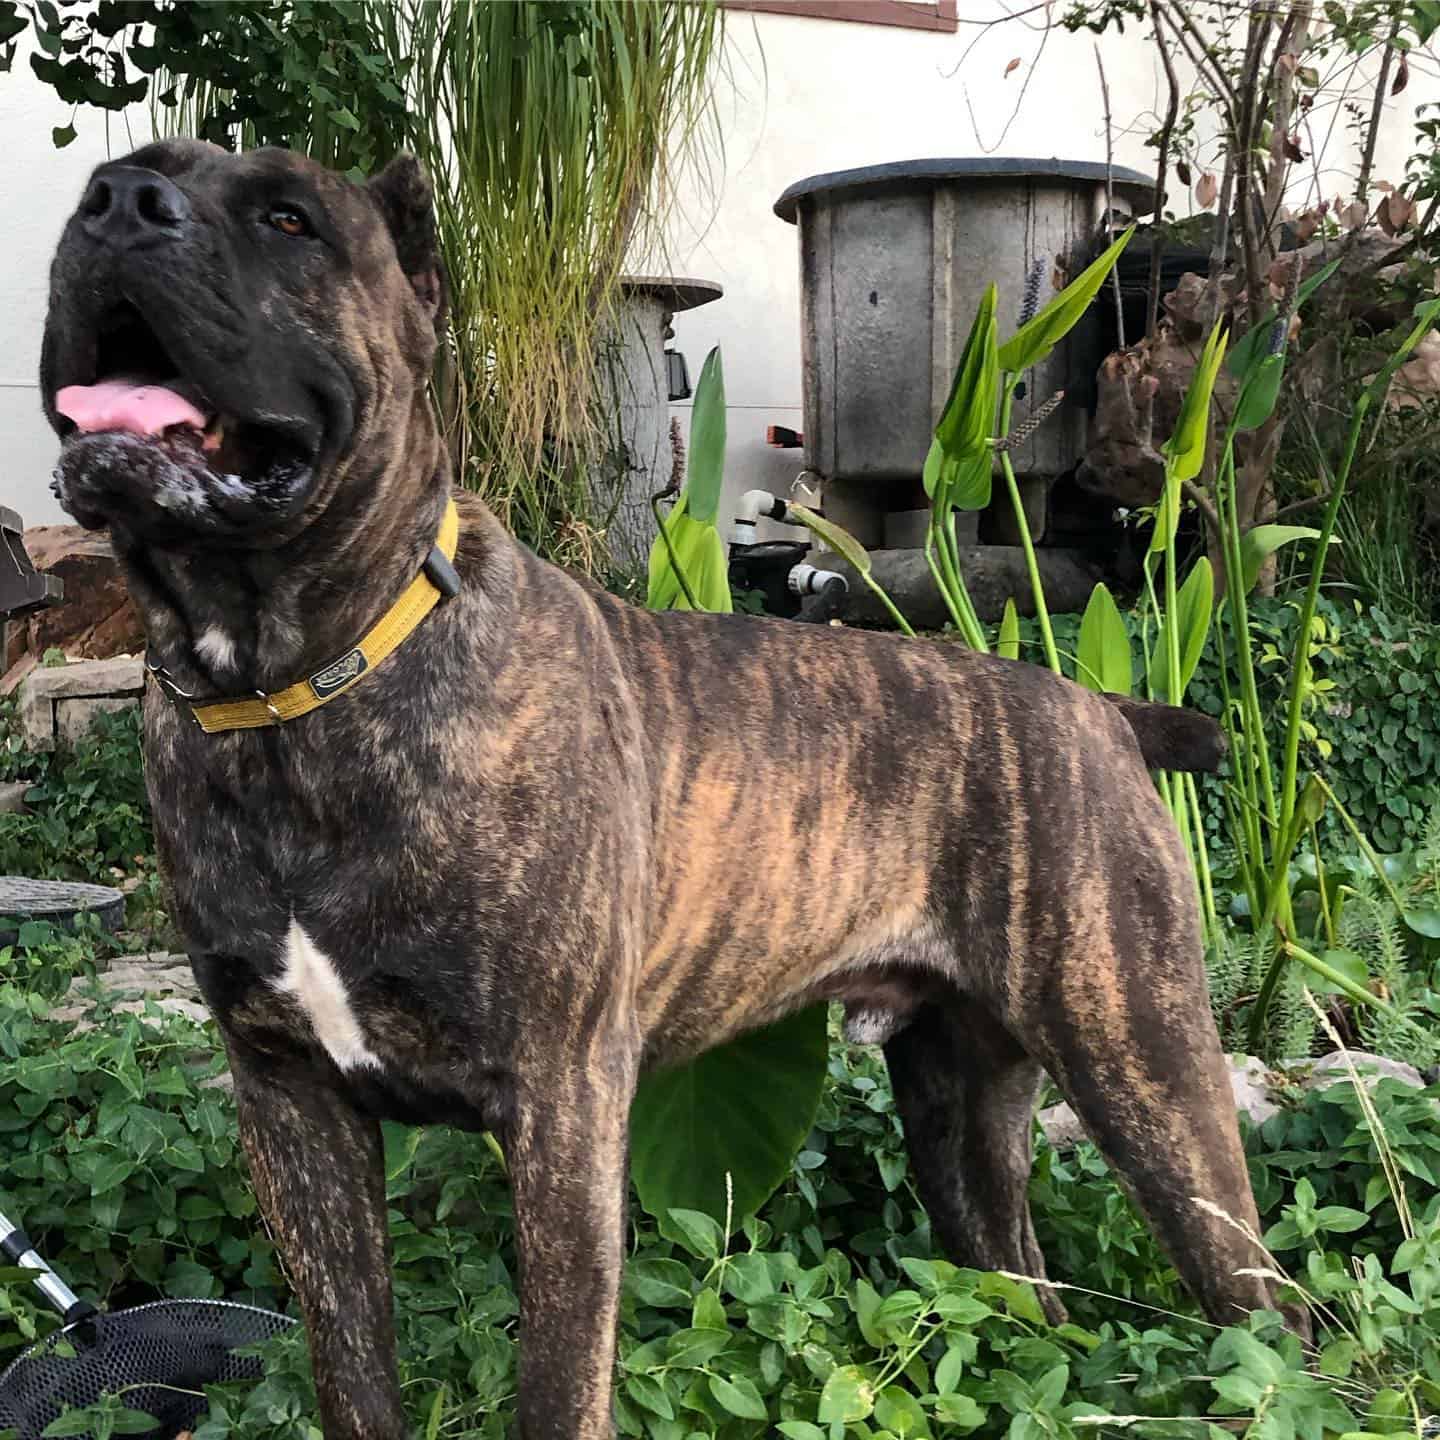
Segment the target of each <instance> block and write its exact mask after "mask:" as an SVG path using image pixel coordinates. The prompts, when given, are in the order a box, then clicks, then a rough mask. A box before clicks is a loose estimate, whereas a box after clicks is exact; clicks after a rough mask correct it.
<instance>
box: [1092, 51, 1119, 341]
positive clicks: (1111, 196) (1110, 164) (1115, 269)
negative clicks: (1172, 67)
mask: <svg viewBox="0 0 1440 1440" xmlns="http://www.w3.org/2000/svg"><path fill="white" fill-rule="evenodd" d="M1095 68H1096V69H1097V70H1098V71H1099V72H1100V97H1101V99H1102V100H1103V101H1104V102H1105V233H1106V236H1107V238H1108V236H1109V234H1110V229H1111V226H1112V223H1113V222H1112V218H1111V217H1112V216H1113V215H1114V213H1115V187H1114V174H1113V172H1114V168H1115V144H1114V138H1113V134H1112V131H1111V124H1110V85H1109V83H1108V82H1107V81H1106V79H1105V61H1104V60H1103V59H1102V58H1101V56H1100V46H1099V43H1098V42H1097V43H1096V46H1095ZM1110 283H1111V285H1113V286H1114V288H1115V345H1116V349H1118V350H1123V349H1124V348H1125V304H1124V300H1123V299H1122V297H1121V294H1120V267H1119V266H1118V265H1112V266H1111V267H1110Z"/></svg>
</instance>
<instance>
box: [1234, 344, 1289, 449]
mask: <svg viewBox="0 0 1440 1440" xmlns="http://www.w3.org/2000/svg"><path fill="white" fill-rule="evenodd" d="M1284 378H1285V354H1284V352H1283V351H1282V352H1281V353H1280V354H1278V355H1265V356H1263V357H1262V358H1261V360H1260V363H1259V364H1258V365H1257V366H1256V367H1255V368H1254V369H1253V370H1251V372H1250V373H1249V374H1248V375H1247V376H1246V377H1245V383H1244V384H1243V385H1242V386H1241V387H1240V399H1239V400H1238V401H1237V402H1236V404H1235V418H1234V420H1233V421H1232V422H1231V423H1232V424H1233V425H1234V427H1235V429H1236V430H1254V429H1257V428H1258V427H1259V426H1261V425H1263V424H1264V423H1265V422H1266V421H1267V420H1268V419H1269V418H1270V416H1271V415H1272V414H1273V413H1274V411H1275V402H1276V401H1277V400H1278V399H1279V398H1280V382H1281V380H1283V379H1284Z"/></svg>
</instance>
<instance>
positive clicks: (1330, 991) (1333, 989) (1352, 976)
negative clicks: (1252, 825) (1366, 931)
mask: <svg viewBox="0 0 1440 1440" xmlns="http://www.w3.org/2000/svg"><path fill="white" fill-rule="evenodd" d="M1320 958H1321V959H1322V960H1323V961H1324V962H1325V963H1326V964H1327V965H1328V966H1329V967H1330V968H1331V969H1332V970H1335V971H1337V972H1338V973H1339V974H1341V975H1343V976H1344V977H1345V978H1346V979H1347V980H1349V981H1351V982H1352V983H1353V984H1356V985H1359V986H1361V987H1362V988H1363V987H1364V986H1365V985H1367V984H1368V983H1369V981H1370V971H1369V969H1368V968H1367V967H1366V964H1365V959H1364V957H1363V956H1361V955H1357V954H1356V953H1355V952H1354V951H1353V950H1323V951H1321V953H1320ZM1305 983H1306V984H1307V985H1308V986H1309V987H1310V988H1311V989H1312V990H1313V991H1314V992H1315V993H1316V994H1317V995H1347V994H1349V991H1348V990H1345V989H1343V988H1342V987H1341V986H1339V985H1334V984H1332V983H1331V982H1330V981H1329V980H1327V979H1325V977H1324V976H1323V975H1319V974H1317V973H1316V972H1315V971H1313V970H1312V971H1311V972H1310V973H1309V974H1308V975H1306V977H1305Z"/></svg>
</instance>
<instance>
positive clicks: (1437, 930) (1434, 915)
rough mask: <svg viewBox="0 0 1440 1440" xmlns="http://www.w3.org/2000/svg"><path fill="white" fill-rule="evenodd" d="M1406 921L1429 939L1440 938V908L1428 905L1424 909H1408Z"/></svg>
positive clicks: (1418, 933) (1419, 933)
mask: <svg viewBox="0 0 1440 1440" xmlns="http://www.w3.org/2000/svg"><path fill="white" fill-rule="evenodd" d="M1405 923H1406V924H1407V925H1408V926H1409V927H1410V928H1411V929H1412V930H1413V931H1414V932H1415V933H1416V934H1417V935H1423V936H1425V938H1426V939H1427V940H1440V910H1436V909H1434V908H1433V907H1427V908H1426V909H1423V910H1407V911H1406V912H1405Z"/></svg>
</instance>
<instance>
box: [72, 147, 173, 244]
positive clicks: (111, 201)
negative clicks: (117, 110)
mask: <svg viewBox="0 0 1440 1440" xmlns="http://www.w3.org/2000/svg"><path fill="white" fill-rule="evenodd" d="M189 219H190V202H189V201H188V200H187V199H186V198H185V192H184V191H183V190H181V189H180V187H179V186H178V185H175V184H173V183H172V182H171V181H169V180H167V179H166V178H165V177H164V176H163V175H162V174H160V172H159V171H158V170H142V169H141V168H140V167H139V166H137V165H106V166H104V167H103V168H101V169H99V170H97V171H96V172H95V175H94V177H93V178H92V179H91V181H90V185H89V188H88V189H87V190H86V191H85V198H84V199H83V200H82V201H81V202H80V224H81V227H82V228H83V229H84V230H85V232H86V233H87V234H88V235H91V236H93V237H94V238H95V239H96V240H108V241H110V242H111V243H112V244H115V245H122V246H137V245H145V244H153V243H154V242H155V241H157V240H169V239H174V238H175V237H176V236H177V235H178V234H179V233H180V232H181V231H182V230H183V229H184V228H185V225H186V222H187V221H188V220H189Z"/></svg>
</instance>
